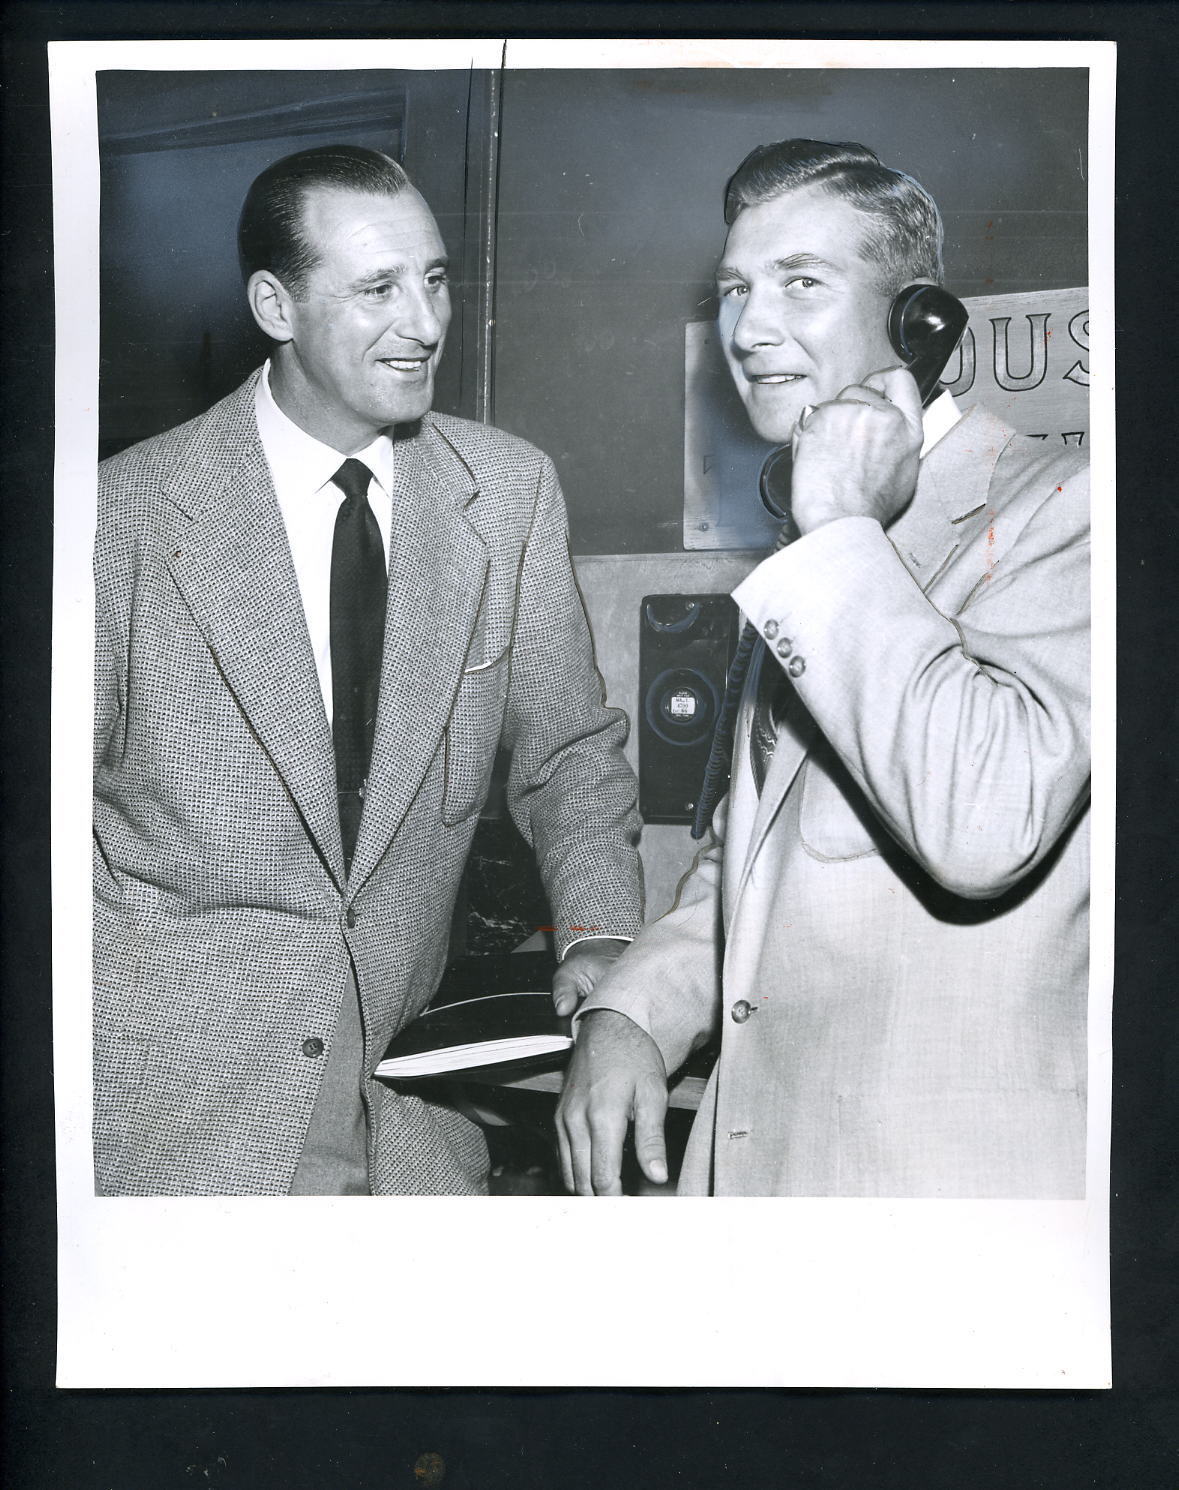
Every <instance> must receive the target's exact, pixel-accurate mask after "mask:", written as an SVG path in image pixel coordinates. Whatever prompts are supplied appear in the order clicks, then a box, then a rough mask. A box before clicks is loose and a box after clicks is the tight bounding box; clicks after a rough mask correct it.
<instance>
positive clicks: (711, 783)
mask: <svg viewBox="0 0 1179 1490" xmlns="http://www.w3.org/2000/svg"><path fill="white" fill-rule="evenodd" d="M789 448H790V447H789V446H786V447H784V448H783V449H782V450H779V451H776V452H775V453H774V455H772V456H771V457H770V458H769V460H767V461H766V463H765V465H764V466H763V467H762V473H761V478H760V479H761V491H762V501H763V502H764V503H765V505H766V507H768V508H769V510H770V511H771V512H774V513H775V515H776V516H777V517H778V518H779V519H780V520H781V523H782V526H781V527H780V528H779V529H778V541H777V543H776V544H775V545H774V552H775V553H777V552H779V551H780V550H781V549H784V548H785V547H786V545H787V544H788V543H793V542H794V540H795V539H796V538H797V537H798V527H797V525H796V523H795V521H794V518H793V516H792V515H791V514H790V511H789V466H790V463H789V458H788V457H789ZM771 483H773V485H772V486H771ZM758 653H760V654H761V671H760V674H759V676H758V689H757V698H756V700H755V702H754V709H753V723H752V727H751V734H750V740H749V752H750V762H751V764H752V766H753V779H754V782H755V783H756V785H757V793H758V796H760V795H761V789H762V787H763V786H764V785H765V777H766V771H767V770H768V769H769V761H770V756H771V755H772V754H773V750H774V744H775V742H776V740H777V737H778V724H779V721H780V719H781V714H782V709H783V707H784V705H785V703H786V701H787V699H788V697H789V693H788V689H789V685H788V684H787V682H786V677H785V674H784V673H783V672H782V669H781V668H780V667H779V666H778V663H777V661H776V660H775V659H774V658H773V657H771V656H770V655H769V649H768V647H767V646H766V644H765V641H764V640H763V639H762V635H761V633H760V632H759V631H758V629H757V627H756V626H754V624H753V622H752V621H746V623H745V625H744V627H743V628H742V631H741V639H740V640H739V641H738V643H737V650H736V651H735V652H734V653H733V660H732V662H731V663H730V664H729V671H728V674H727V676H726V677H725V696H724V698H723V700H722V701H721V707H720V713H719V715H718V717H717V721H716V731H715V733H714V734H713V737H712V746H711V748H710V750H709V752H708V765H707V766H706V767H705V770H704V782H703V784H702V785H701V788H700V796H699V798H698V799H697V803H696V817H695V821H694V822H693V824H692V837H693V838H703V837H704V835H705V833H707V831H708V827H709V824H710V823H711V822H712V814H713V813H714V812H715V811H716V808H717V804H718V803H719V802H720V799H721V798H722V797H723V796H724V794H725V792H726V791H727V790H728V786H729V778H730V776H731V775H732V770H733V764H732V762H733V736H734V733H735V731H736V727H737V712H738V709H739V708H740V705H741V694H742V692H743V691H744V688H745V680H746V678H747V677H748V676H749V669H750V667H751V665H752V663H753V659H754V657H755V656H757V655H758Z"/></svg>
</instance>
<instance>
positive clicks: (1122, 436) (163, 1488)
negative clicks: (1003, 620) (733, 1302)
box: [0, 0, 1179, 1490]
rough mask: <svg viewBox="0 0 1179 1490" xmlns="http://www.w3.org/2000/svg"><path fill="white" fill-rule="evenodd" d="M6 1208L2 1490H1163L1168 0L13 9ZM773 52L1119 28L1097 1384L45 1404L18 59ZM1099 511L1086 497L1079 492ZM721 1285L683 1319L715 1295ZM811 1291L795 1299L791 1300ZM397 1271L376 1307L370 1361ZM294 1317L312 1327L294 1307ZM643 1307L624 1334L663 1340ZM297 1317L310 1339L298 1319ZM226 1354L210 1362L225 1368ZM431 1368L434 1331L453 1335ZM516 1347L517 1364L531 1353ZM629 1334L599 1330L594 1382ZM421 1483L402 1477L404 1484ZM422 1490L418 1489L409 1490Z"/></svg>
mask: <svg viewBox="0 0 1179 1490" xmlns="http://www.w3.org/2000/svg"><path fill="white" fill-rule="evenodd" d="M0 31H2V44H3V54H2V59H3V90H2V92H0V110H2V113H0V125H2V127H3V136H2V141H0V163H2V174H0V264H2V269H3V276H2V278H0V286H2V289H3V302H2V308H0V334H2V337H3V349H2V354H0V356H2V361H0V431H2V438H0V463H2V464H0V473H2V475H0V482H2V485H0V491H2V493H3V496H2V506H0V525H2V526H0V535H2V538H0V551H2V558H0V606H2V613H0V615H2V625H0V656H2V665H3V671H2V673H0V678H2V683H0V699H2V700H3V707H2V709H0V714H2V720H3V723H2V729H3V739H2V747H3V755H2V757H0V760H2V768H0V824H2V825H3V833H2V841H0V853H2V858H0V874H2V881H0V897H2V898H0V977H2V979H3V1004H2V1005H0V1009H2V1010H3V1020H2V1024H0V1030H2V1033H3V1038H2V1039H0V1079H2V1086H0V1117H2V1119H3V1127H2V1129H0V1165H2V1168H0V1181H2V1194H0V1209H2V1212H3V1225H4V1248H3V1293H2V1294H0V1298H2V1299H3V1303H4V1357H3V1362H4V1399H3V1400H4V1416H5V1422H4V1428H5V1433H4V1440H3V1442H4V1449H3V1482H4V1483H5V1484H6V1485H9V1486H13V1487H26V1486H28V1487H42V1486H45V1487H58V1486H60V1487H63V1490H141V1487H142V1490H168V1487H172V1486H178V1487H189V1486H195V1487H202V1490H203V1487H212V1490H328V1487H336V1486H339V1487H347V1490H353V1487H355V1490H364V1487H368V1486H373V1487H377V1486H380V1487H382V1490H386V1487H387V1490H397V1487H401V1486H405V1487H413V1486H421V1485H428V1484H429V1483H431V1476H430V1475H429V1474H428V1473H427V1466H426V1465H425V1464H424V1463H420V1462H419V1456H420V1455H422V1454H425V1453H434V1454H438V1455H441V1456H442V1459H443V1461H444V1462H445V1466H446V1473H445V1478H444V1481H442V1482H440V1483H444V1485H445V1487H446V1490H498V1487H500V1486H503V1487H509V1486H510V1487H512V1490H533V1487H541V1486H543V1487H545V1490H580V1487H586V1490H588V1487H597V1486H600V1485H610V1486H613V1485H618V1486H629V1485H632V1484H634V1485H639V1484H642V1485H643V1486H644V1487H648V1486H649V1487H659V1486H664V1485H666V1486H677V1487H689V1486H710V1487H711V1486H721V1485H728V1484H741V1485H742V1486H744V1487H749V1486H762V1485H766V1486H770V1485H773V1486H791V1487H793V1486H800V1487H806V1486H811V1485H823V1486H827V1485H830V1486H839V1487H853V1490H891V1487H894V1486H895V1487H897V1490H901V1487H904V1490H936V1487H942V1486H945V1487H947V1490H949V1487H954V1490H959V1487H969V1490H988V1487H1007V1486H1010V1487H1012V1490H1016V1487H1018V1490H1037V1487H1057V1486H1059V1487H1062V1490H1063V1487H1068V1490H1074V1487H1083V1486H1090V1485H1092V1486H1099V1487H1102V1490H1106V1487H1114V1490H1117V1487H1122V1486H1125V1487H1127V1490H1129V1487H1133V1490H1146V1487H1154V1486H1160V1487H1161V1486H1164V1485H1171V1484H1174V1483H1177V1482H1179V1462H1177V1454H1176V1447H1177V1445H1179V1391H1177V1386H1179V1372H1177V1371H1176V1358H1177V1354H1179V1352H1177V1349H1176V1336H1175V1326H1174V1320H1175V1317H1176V1313H1177V1307H1176V1306H1177V1304H1179V1257H1177V1247H1176V1242H1177V1240H1179V1235H1177V1233H1179V1224H1177V1221H1176V1217H1177V1215H1179V1208H1177V1204H1176V1202H1177V1199H1179V1194H1177V1186H1176V1162H1175V1149H1174V1136H1175V1133H1176V1131H1177V1124H1176V1116H1177V1109H1176V1095H1177V1088H1179V1080H1177V1079H1176V1077H1177V1075H1179V1042H1177V1040H1176V1023H1175V1007H1176V1002H1177V1000H1176V997H1175V992H1176V989H1179V967H1177V966H1176V948H1177V947H1179V925H1177V918H1176V915H1175V907H1174V901H1175V897H1176V873H1175V862H1174V855H1173V853H1172V852H1171V849H1172V841H1173V839H1174V837H1175V829H1176V823H1177V817H1176V802H1175V795H1174V778H1175V775H1176V772H1175V770H1174V767H1173V765H1172V750H1173V741H1174V738H1175V734H1176V724H1177V723H1179V713H1177V710H1176V705H1175V700H1176V698H1177V697H1179V687H1177V684H1179V679H1177V678H1176V675H1175V666H1174V656H1175V652H1176V647H1175V644H1174V641H1173V636H1174V632H1175V628H1176V621H1177V620H1179V607H1177V605H1176V601H1175V591H1176V581H1175V576H1176V575H1177V574H1179V544H1177V541H1176V532H1177V530H1179V495H1177V489H1176V469H1175V467H1176V461H1175V436H1174V435H1173V433H1172V432H1171V429H1170V428H1169V425H1170V422H1171V420H1172V418H1173V415H1172V413H1171V410H1173V408H1174V404H1175V387H1174V377H1173V375H1172V366H1173V363H1174V360H1175V357H1176V340H1177V339H1176V336H1175V329H1176V328H1175V320H1174V310H1173V309H1170V310H1169V309H1168V307H1173V305H1174V296H1173V295H1172V294H1167V293H1166V292H1165V290H1164V289H1163V287H1166V288H1167V289H1168V290H1169V288H1170V281H1171V279H1172V277H1173V274H1174V270H1173V268H1172V262H1171V259H1172V253H1171V252H1170V249H1171V245H1172V244H1173V243H1174V242H1175V237H1174V227H1175V208H1174V198H1175V168H1174V164H1173V162H1174V160H1175V159H1176V156H1177V154H1179V150H1177V140H1176V129H1175V124H1176V108H1175V96H1176V84H1175V57H1176V40H1177V33H1179V10H1177V8H1176V7H1174V6H1172V5H1168V4H1112V5H1080V4H1056V3H1041V4H1036V5H1029V4H1020V5H1013V4H990V3H987V4H981V3H980V4H973V3H956V4H936V5H908V4H906V5H903V6H901V5H893V4H888V3H880V4H850V3H849V4H841V3H838V0H827V3H825V4H822V5H818V4H815V5H781V4H761V5H757V4H737V3H730V4H725V5H712V4H680V5H673V6H669V5H643V4H626V5H617V4H612V5H607V4H600V5H598V4H579V5H576V6H571V5H564V6H560V5H552V4H519V3H518V4H492V5H488V4H479V3H470V4H465V5H460V4H453V5H452V4H442V3H434V4H400V3H396V0H388V3H385V0H370V3H357V0H326V3H324V0H321V3H318V4H312V3H302V0H298V3H287V4H274V3H271V4H264V3H255V0H238V3H232V4H224V3H220V0H216V3H214V0H190V3H186V4H184V3H174V0H169V3H154V0H144V3H129V0H124V3H112V4H106V3H85V0H71V3H66V4H32V3H22V0H14V3H9V4H7V5H6V6H5V7H4V8H3V10H2V12H0ZM394 31H396V32H398V33H400V34H402V35H405V36H407V37H411V36H421V37H438V36H455V37H462V36H491V35H494V36H501V35H502V36H517V37H525V36H535V37H550V36H570V35H583V36H615V37H626V36H636V37H643V36H649V37H659V36H671V37H684V38H689V37H693V36H730V37H734V38H742V37H747V36H789V37H794V38H806V37H814V38H827V37H830V38H842V37H880V38H896V39H909V38H912V39H931V38H945V39H976V38H979V39H1003V38H1012V39H1029V38H1037V39H1043V40H1056V39H1069V40H1107V39H1109V40H1116V41H1117V42H1118V43H1119V57H1118V84H1117V86H1118V126H1117V152H1118V153H1117V191H1116V197H1117V212H1118V228H1117V259H1118V287H1119V293H1118V297H1117V309H1116V342H1117V373H1118V387H1119V390H1120V392H1119V399H1118V445H1119V459H1118V490H1119V513H1118V597H1119V615H1118V643H1119V644H1118V659H1119V660H1118V666H1119V683H1118V697H1119V706H1118V730H1119V737H1118V738H1119V770H1118V893H1117V921H1116V928H1117V971H1116V982H1115V1000H1114V1055H1115V1065H1114V1112H1113V1117H1114V1138H1113V1200H1112V1208H1111V1225H1112V1247H1113V1330H1114V1335H1113V1345H1114V1389H1113V1390H1112V1391H1111V1392H1065V1393H1035V1392H1018V1393H1017V1392H917V1391H875V1392H865V1391H770V1390H760V1391H752V1390H750V1391H746V1390H741V1391H732V1390H726V1391H709V1390H677V1391H625V1390H600V1391H581V1390H579V1391H553V1390H545V1391H539V1390H537V1391H501V1390H496V1391H488V1390H483V1391H480V1390H474V1389H472V1390H467V1389H463V1390H458V1389H453V1390H452V1389H446V1390H436V1391H428V1390H420V1391H419V1390H414V1391H409V1390H369V1389H364V1390H332V1391H309V1390H299V1391H293V1390H292V1391H249V1392H245V1391H204V1392H177V1391H161V1392H133V1391H101V1392H99V1391H68V1392H63V1391H58V1390H57V1389H56V1388H55V1387H54V1385H53V1378H54V1364H55V1333H56V1317H55V1308H56V1305H55V1288H56V1281H55V1270H54V1262H55V1248H56V1221H55V1209H56V1200H55V1194H54V1174H53V1155H54V1149H53V1143H54V1130H53V1093H52V1081H51V1071H52V1030H51V1023H50V1020H51V1005H50V860H49V677H50V667H49V662H50V651H49V649H50V637H51V579H52V567H51V559H52V482H51V479H50V478H51V473H52V469H53V444H52V427H53V366H54V326H53V259H52V241H51V206H52V203H51V178H50V137H49V98H48V79H47V73H46V56H45V44H46V43H47V42H48V41H55V40H89V39H112V40H113V39H131V38H135V37H145V38H155V37H168V38H183V37H190V38H194V39H195V38H214V37H215V38H221V37H225V38H234V37H241V38H245V37H254V36H259V35H264V36H274V37H315V36H320V35H336V36H342V37H363V36H370V35H371V36H387V35H389V34H391V33H393V32H394ZM1098 499H1100V494H1098ZM569 1272H570V1288H569V1294H568V1297H567V1299H565V1300H561V1301H556V1307H554V1308H552V1309H550V1308H549V1307H547V1306H546V1307H545V1309H543V1310H542V1315H543V1323H542V1329H545V1330H547V1329H570V1330H575V1329H576V1319H577V1312H578V1308H579V1306H580V1307H592V1305H593V1290H594V1289H595V1288H598V1287H604V1286H608V1283H605V1282H604V1281H603V1280H597V1279H594V1278H593V1276H592V1272H590V1271H587V1268H586V1266H585V1259H581V1258H570V1259H569ZM733 1286H739V1281H738V1282H737V1283H736V1284H735V1282H734V1278H733V1277H732V1276H730V1277H726V1278H718V1279H716V1280H714V1282H713V1283H712V1284H711V1286H705V1287H702V1292H701V1296H700V1297H699V1298H697V1299H692V1300H684V1301H681V1304H680V1306H681V1307H684V1308H692V1309H698V1310H699V1311H700V1312H701V1314H702V1317H706V1316H708V1315H709V1314H711V1313H712V1312H713V1311H714V1310H716V1309H717V1308H721V1307H723V1297H724V1292H725V1289H726V1288H729V1287H733ZM800 1286H805V1280H800ZM396 1287H397V1281H396V1278H395V1277H390V1280H389V1290H388V1293H387V1298H388V1308H389V1319H390V1324H391V1329H390V1349H391V1350H393V1351H396V1350H398V1349H405V1350H407V1351H410V1350H412V1342H410V1341H405V1342H399V1341H398V1339H397V1336H396V1326H395V1321H396ZM291 1304H292V1308H293V1309H299V1308H300V1307H308V1308H313V1307H314V1305H313V1302H310V1301H309V1302H308V1304H307V1305H306V1306H304V1305H303V1304H302V1301H301V1300H299V1299H292V1301H291ZM666 1307H668V1305H667V1304H666V1303H664V1304H658V1303H653V1305H652V1310H651V1318H650V1320H646V1321H644V1320H636V1321H635V1322H634V1328H635V1330H636V1331H639V1330H642V1329H647V1328H650V1329H658V1327H659V1318H660V1315H661V1313H662V1310H663V1308H666ZM309 1325H310V1326H311V1327H314V1320H309ZM231 1348H232V1346H231V1343H230V1342H228V1341H227V1350H228V1349H231ZM455 1348H456V1350H461V1348H462V1346H461V1341H459V1340H456V1342H455ZM540 1348H542V1346H541V1345H539V1344H538V1349H540ZM627 1351H628V1342H627V1341H626V1340H620V1341H619V1361H620V1369H621V1362H623V1361H625V1359H626V1356H627ZM415 1464H417V1470H416V1471H415ZM434 1483H439V1482H438V1481H436V1480H435V1481H434Z"/></svg>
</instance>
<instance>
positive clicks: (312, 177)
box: [237, 145, 413, 299]
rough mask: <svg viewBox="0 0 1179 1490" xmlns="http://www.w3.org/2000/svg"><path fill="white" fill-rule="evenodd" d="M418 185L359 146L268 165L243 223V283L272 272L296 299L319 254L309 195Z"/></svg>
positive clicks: (326, 148) (393, 191)
mask: <svg viewBox="0 0 1179 1490" xmlns="http://www.w3.org/2000/svg"><path fill="white" fill-rule="evenodd" d="M412 185H413V183H412V182H411V181H410V179H409V175H408V174H407V172H406V171H405V170H404V168H403V167H401V166H399V165H398V164H397V162H396V161H395V160H394V159H393V158H392V156H389V155H382V154H381V152H380V151H379V150H365V149H363V148H362V147H361V146H359V145H318V146H316V148H315V149H313V150H300V151H299V152H298V153H297V154H295V155H285V156H283V158H282V160H276V161H275V162H274V164H273V165H271V166H267V167H266V169H265V170H264V171H263V172H262V174H261V175H260V176H259V177H258V178H257V180H256V181H255V182H254V184H253V185H252V186H251V187H250V189H249V191H248V192H247V193H246V200H245V202H244V203H243V205H242V212H241V217H240V218H239V219H238V224H237V256H238V262H239V263H240V265H241V271H242V279H243V280H244V281H246V282H247V283H248V282H249V279H250V276H251V275H252V274H256V273H257V272H258V270H259V269H268V270H269V271H270V273H271V274H273V275H275V276H276V277H277V278H278V279H280V280H281V281H282V283H283V285H284V286H285V287H286V289H287V290H289V291H290V293H291V294H292V295H294V296H295V298H296V299H299V298H301V297H302V296H303V294H304V293H305V292H306V289H307V276H308V275H309V274H310V272H311V270H312V269H314V268H315V265H316V263H317V262H318V256H317V254H316V251H315V249H314V247H313V246H312V245H311V244H310V243H309V242H308V241H307V235H306V233H305V232H304V212H303V205H304V202H305V200H306V197H307V193H308V192H309V191H313V190H315V189H316V188H317V187H328V188H332V189H335V190H337V191H363V192H368V193H369V195H370V196H383V197H393V196H396V195H397V193H398V192H400V191H404V190H405V188H406V187H407V186H412Z"/></svg>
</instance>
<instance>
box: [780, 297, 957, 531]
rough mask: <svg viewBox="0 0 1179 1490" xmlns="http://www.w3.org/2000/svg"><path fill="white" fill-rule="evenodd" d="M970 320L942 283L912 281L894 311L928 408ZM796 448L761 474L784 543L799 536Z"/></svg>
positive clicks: (899, 350)
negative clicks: (794, 504) (794, 505)
mask: <svg viewBox="0 0 1179 1490" xmlns="http://www.w3.org/2000/svg"><path fill="white" fill-rule="evenodd" d="M969 319H970V317H969V315H968V314H967V310H966V307H965V306H964V305H963V304H962V302H961V300H958V299H956V298H955V297H954V296H953V295H951V294H950V292H949V290H943V289H942V287H941V286H940V285H908V286H906V288H905V289H903V290H902V291H901V292H900V293H899V294H898V295H897V296H896V298H895V299H894V300H893V302H892V305H891V306H890V307H889V311H888V339H889V342H890V343H891V344H892V349H893V351H894V352H895V353H896V354H897V356H898V357H899V358H900V359H901V361H902V362H903V363H904V364H905V366H906V367H907V368H908V369H909V371H910V372H911V373H912V374H913V377H914V378H915V379H916V381H917V390H918V392H919V393H920V395H921V407H922V408H927V407H928V406H929V405H930V404H931V403H932V402H933V400H934V398H935V397H936V396H937V392H938V380H939V379H940V378H941V375H942V373H943V371H944V370H945V366H946V363H947V362H949V360H950V358H951V357H952V356H953V355H954V350H955V348H956V347H957V345H958V343H959V342H960V341H961V340H962V333H963V332H964V331H965V330H966V323H967V321H968V320H969ZM790 465H791V447H790V446H789V445H782V446H779V448H778V449H777V450H771V451H770V453H769V455H768V456H767V457H766V459H765V463H764V464H763V465H762V468H761V475H760V476H759V477H758V483H757V485H758V491H759V492H760V494H761V501H762V506H763V507H765V509H766V511H767V512H769V513H771V514H772V516H773V517H775V518H776V519H777V520H778V522H780V523H781V524H782V535H781V539H780V541H781V542H785V543H789V542H790V541H791V540H792V539H793V538H796V537H797V536H798V528H797V527H796V525H795V522H794V518H793V517H792V516H791V513H790Z"/></svg>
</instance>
